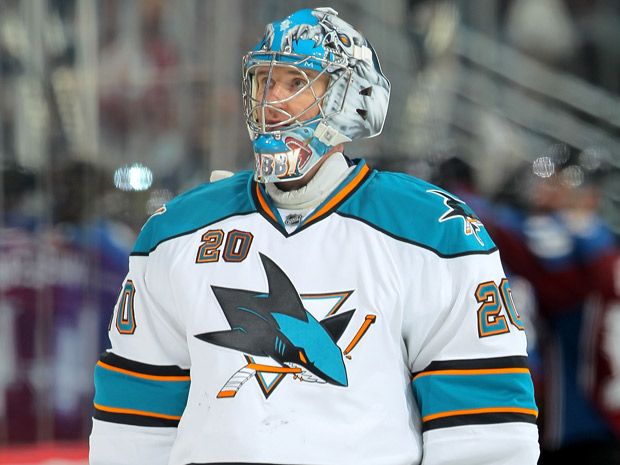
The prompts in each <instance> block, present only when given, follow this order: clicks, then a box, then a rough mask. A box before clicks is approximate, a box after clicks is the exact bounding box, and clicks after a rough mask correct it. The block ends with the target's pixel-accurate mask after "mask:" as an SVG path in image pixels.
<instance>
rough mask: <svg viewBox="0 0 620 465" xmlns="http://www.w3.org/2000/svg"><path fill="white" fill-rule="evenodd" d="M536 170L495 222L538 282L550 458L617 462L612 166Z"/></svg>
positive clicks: (617, 275) (618, 260)
mask: <svg viewBox="0 0 620 465" xmlns="http://www.w3.org/2000/svg"><path fill="white" fill-rule="evenodd" d="M528 168H529V169H528V170H527V171H524V172H523V173H521V175H520V176H519V179H520V180H519V181H518V184H519V185H520V192H521V195H520V199H521V201H520V202H513V205H512V206H507V205H506V204H505V203H500V204H499V206H496V207H495V209H494V213H493V218H494V220H493V223H492V224H491V223H487V226H488V227H489V230H490V231H491V234H492V236H493V239H494V240H495V242H496V244H497V245H498V247H499V248H500V250H501V251H502V259H503V261H504V263H505V264H506V266H507V267H508V268H510V270H511V271H513V272H515V273H517V274H519V275H521V276H523V277H524V278H526V279H527V280H528V281H529V282H530V283H531V284H532V286H533V289H534V294H535V299H536V307H537V308H538V323H539V327H538V328H537V333H538V334H539V338H538V341H539V344H540V351H541V354H542V368H541V374H542V384H541V389H540V390H537V397H538V400H539V404H540V405H541V420H542V421H541V435H542V436H541V437H542V440H541V443H542V453H541V460H540V463H541V465H550V464H564V463H567V462H569V461H575V463H577V462H578V463H596V464H601V465H606V464H610V465H611V464H617V463H620V443H619V440H620V422H619V419H620V417H619V415H620V402H618V396H617V394H614V392H618V391H617V387H618V385H619V384H618V383H619V381H618V380H619V379H620V378H619V377H620V369H619V368H620V363H619V361H620V347H618V344H617V341H618V340H620V329H619V327H618V324H617V323H616V321H617V318H618V317H617V314H618V308H619V305H620V286H618V283H619V282H620V255H619V249H618V246H617V244H616V242H615V238H614V235H613V233H612V232H611V231H610V229H609V228H608V227H607V225H606V224H605V223H604V221H603V220H602V219H601V217H600V216H599V214H598V203H599V192H598V187H597V186H598V185H600V174H601V172H602V171H600V170H599V171H592V172H589V171H588V170H587V169H585V168H584V167H582V166H581V165H580V164H579V163H578V161H577V159H576V157H570V158H569V159H568V160H567V161H565V162H563V163H556V169H555V173H554V174H553V175H551V176H549V177H540V176H535V175H534V174H533V173H532V167H531V166H529V167H528ZM515 179H516V177H515ZM505 198H506V197H505ZM513 200H514V196H513ZM515 203H516V205H515ZM537 387H538V386H537ZM614 389H616V391H614Z"/></svg>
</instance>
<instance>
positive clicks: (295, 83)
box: [291, 78, 306, 89]
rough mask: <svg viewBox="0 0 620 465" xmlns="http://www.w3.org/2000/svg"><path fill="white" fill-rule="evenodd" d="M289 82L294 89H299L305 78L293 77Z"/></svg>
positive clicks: (303, 84) (302, 85)
mask: <svg viewBox="0 0 620 465" xmlns="http://www.w3.org/2000/svg"><path fill="white" fill-rule="evenodd" d="M291 84H292V87H293V88H294V89H301V88H302V87H304V86H305V85H306V80H305V79H302V78H295V79H293V82H292V83H291Z"/></svg>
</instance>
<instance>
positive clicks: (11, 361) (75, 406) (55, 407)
mask: <svg viewBox="0 0 620 465" xmlns="http://www.w3.org/2000/svg"><path fill="white" fill-rule="evenodd" d="M8 178H9V179H10V180H11V181H10V182H5V183H3V186H4V190H5V191H6V192H5V195H4V198H5V199H8V202H5V203H7V206H8V207H9V208H7V210H6V215H5V217H6V220H5V227H4V228H2V229H1V230H0V261H1V262H2V272H1V273H0V291H1V295H0V297H1V300H0V318H1V319H2V322H3V323H6V324H2V325H1V326H0V328H2V331H3V333H2V338H0V341H2V344H3V347H2V348H3V349H5V350H2V352H1V355H0V357H3V360H2V363H1V364H0V367H2V368H0V369H1V370H2V376H1V377H0V380H2V381H1V384H3V385H4V386H2V385H1V384H0V388H2V387H4V390H3V395H2V400H3V401H4V411H3V410H0V418H2V419H3V420H4V421H3V423H2V424H3V425H4V427H3V428H2V429H1V430H0V432H2V436H0V443H3V442H6V443H19V442H31V441H35V440H45V439H48V440H49V439H56V440H74V439H85V438H86V437H87V435H88V432H89V431H88V429H89V417H90V411H91V409H92V405H91V399H92V392H91V390H92V383H91V378H92V377H91V376H89V375H88V373H91V371H92V365H93V363H94V362H95V360H96V359H97V356H98V354H99V353H100V352H101V350H103V349H104V348H105V345H106V344H107V339H105V334H106V333H107V326H108V320H109V316H110V314H111V311H112V309H113V307H114V305H115V302H116V298H117V294H118V289H117V288H116V285H115V284H114V283H117V282H120V281H121V280H122V278H123V277H124V275H125V273H126V271H127V258H126V257H127V254H128V252H129V249H130V247H131V242H132V241H133V238H134V235H133V232H131V231H128V229H127V228H126V227H124V226H123V225H119V224H116V223H113V222H110V221H108V220H105V219H104V217H103V214H104V212H102V211H100V206H101V205H102V196H103V195H104V194H105V191H106V186H107V185H111V176H107V175H105V173H102V172H101V171H100V170H99V169H97V168H96V167H94V166H93V165H91V164H89V163H86V162H76V161H70V162H67V163H64V164H62V165H60V166H59V167H57V168H55V169H54V170H53V171H52V173H51V174H50V177H49V179H48V181H49V191H50V194H51V196H50V197H51V199H52V205H51V208H50V214H51V215H50V217H51V225H50V226H48V227H42V226H41V225H37V227H33V226H31V224H30V222H29V221H27V220H25V219H24V218H22V217H21V215H20V214H19V212H20V210H19V207H18V206H19V205H20V204H23V197H24V194H25V193H26V192H27V187H28V186H30V185H31V184H32V183H33V182H32V181H31V177H23V176H22V178H23V180H22V181H21V182H19V179H20V178H19V177H17V176H16V174H15V172H11V173H9V174H8ZM15 184H17V185H18V186H19V190H18V191H17V192H16V191H15V187H14V185H15ZM7 194H8V195H7ZM4 332H5V333H6V334H5V333H4ZM2 406H3V402H0V407H2Z"/></svg>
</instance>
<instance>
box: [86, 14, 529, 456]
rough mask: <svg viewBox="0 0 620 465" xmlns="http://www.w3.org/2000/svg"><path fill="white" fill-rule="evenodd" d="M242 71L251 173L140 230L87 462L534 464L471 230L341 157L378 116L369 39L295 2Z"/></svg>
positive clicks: (518, 328)
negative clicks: (297, 6)
mask: <svg viewBox="0 0 620 465" xmlns="http://www.w3.org/2000/svg"><path fill="white" fill-rule="evenodd" d="M242 63H243V75H242V81H243V99H244V110H245V115H246V118H247V119H246V122H247V125H248V129H249V133H250V136H251V142H252V147H253V151H254V160H255V169H254V170H253V171H244V172H241V173H237V174H235V175H233V176H231V177H228V178H225V179H221V180H219V181H217V182H213V183H210V184H205V185H202V186H199V187H197V188H195V189H194V190H192V191H189V192H188V193H185V194H183V195H181V196H179V197H177V198H176V199H174V200H172V201H171V202H168V203H167V204H166V205H164V206H163V207H162V208H161V209H160V210H159V211H157V212H156V213H155V214H154V215H153V216H152V217H151V218H150V219H149V220H148V221H147V222H146V224H145V226H144V227H143V229H142V231H141V233H140V236H139V238H138V240H137V242H136V244H135V246H134V249H133V251H132V253H131V257H130V270H129V273H128V275H127V277H126V279H125V281H124V283H123V286H122V290H121V293H120V295H119V298H118V301H117V304H116V307H115V309H114V313H113V316H112V323H111V325H110V332H109V336H110V340H111V343H112V347H111V349H110V350H108V351H107V352H105V353H104V354H102V356H101V358H100V360H99V362H98V363H97V366H96V368H95V387H96V392H95V398H94V406H95V414H94V419H93V429H92V434H91V437H90V463H91V465H104V464H105V465H110V464H120V463H123V464H136V465H137V464H145V463H148V464H151V465H159V464H161V465H164V464H168V465H186V464H190V463H194V464H197V463H203V464H204V463H212V464H215V463H219V464H224V463H235V464H249V463H252V464H282V465H284V464H287V465H292V464H313V465H319V464H320V465H327V464H334V465H335V464H338V465H343V464H355V465H377V464H385V465H405V464H406V465H413V464H420V463H422V462H423V463H424V464H426V465H441V464H445V465H447V464H454V463H459V464H463V465H466V464H472V465H473V464H476V465H483V464H489V465H490V464H504V465H511V464H514V465H517V464H518V465H533V464H535V463H536V461H537V458H538V441H537V440H538V433H537V428H536V424H535V423H536V417H537V413H538V412H537V407H536V404H535V401H534V393H533V387H532V381H531V378H530V374H529V371H528V368H527V353H526V340H525V333H524V327H523V324H522V321H521V319H520V316H519V313H518V311H517V309H516V307H515V305H514V302H513V300H512V298H511V291H510V284H509V282H508V280H507V279H506V277H505V274H504V272H503V269H502V265H501V263H500V260H499V253H498V251H497V248H496V246H495V244H494V243H493V241H492V240H491V239H490V237H489V235H488V234H487V232H486V230H485V228H484V225H483V224H482V222H480V220H479V219H478V218H477V217H476V216H475V214H474V213H473V212H472V211H471V209H470V208H469V207H468V206H467V205H466V204H464V203H463V202H461V201H459V200H458V199H457V198H455V197H454V196H453V195H451V194H450V193H449V192H447V191H445V190H442V189H439V188H438V187H435V186H433V185H431V184H428V183H426V182H423V181H421V180H419V179H416V178H414V177H410V176H406V175H404V174H397V173H390V172H381V171H377V170H373V169H371V168H370V167H369V166H368V164H367V163H366V162H365V161H364V160H361V159H352V158H350V157H348V156H346V155H345V154H344V153H343V150H344V148H345V146H346V144H347V143H348V142H350V141H351V140H354V139H363V138H368V137H372V136H376V135H378V134H379V133H380V132H381V130H382V127H383V123H384V120H385V116H386V112H387V107H388V100H389V93H390V84H389V82H388V80H387V78H386V77H385V76H384V74H383V72H382V70H381V67H380V65H379V60H378V58H377V54H376V52H375V51H374V49H373V48H372V46H371V45H370V43H369V42H368V41H367V40H366V38H364V37H363V36H362V35H361V34H360V33H359V32H358V31H356V30H355V29H354V28H353V27H352V26H351V25H350V24H348V23H346V22H345V21H343V20H342V19H340V18H339V17H338V14H337V12H336V11H334V10H333V9H331V8H317V9H314V10H310V9H304V10H300V11H297V12H295V13H293V14H291V15H290V16H288V17H287V18H284V19H283V20H280V21H276V22H274V23H271V24H268V25H267V28H266V31H265V35H264V37H263V38H262V40H260V41H259V43H258V44H257V45H256V47H255V48H254V49H253V50H252V51H250V52H249V53H247V54H246V55H245V57H244V58H243V62H242ZM414 130H415V128H414Z"/></svg>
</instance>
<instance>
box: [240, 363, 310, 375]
mask: <svg viewBox="0 0 620 465" xmlns="http://www.w3.org/2000/svg"><path fill="white" fill-rule="evenodd" d="M247 367H248V368H250V369H252V370H256V371H262V372H265V373H301V368H289V367H274V366H272V365H261V364H259V363H248V365H247Z"/></svg>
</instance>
